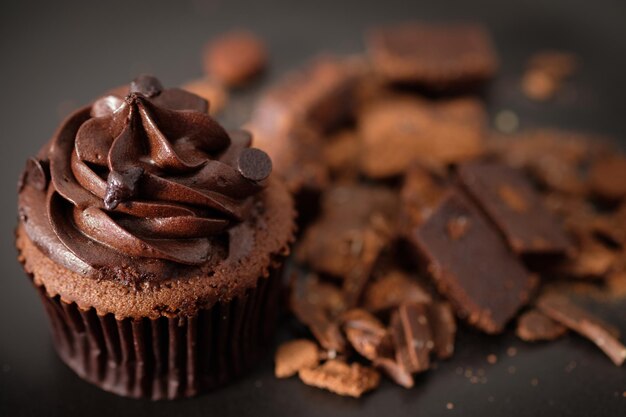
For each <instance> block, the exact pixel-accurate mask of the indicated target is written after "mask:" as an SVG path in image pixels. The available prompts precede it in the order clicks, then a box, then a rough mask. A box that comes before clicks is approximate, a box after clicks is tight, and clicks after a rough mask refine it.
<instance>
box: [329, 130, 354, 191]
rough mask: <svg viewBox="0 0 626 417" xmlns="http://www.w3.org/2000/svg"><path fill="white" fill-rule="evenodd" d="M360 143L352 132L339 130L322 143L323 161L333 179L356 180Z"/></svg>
mask: <svg viewBox="0 0 626 417" xmlns="http://www.w3.org/2000/svg"><path fill="white" fill-rule="evenodd" d="M360 149H361V142H360V140H359V138H358V136H357V134H356V132H355V131H354V130H348V129H345V130H341V131H340V132H337V133H336V134H334V135H331V136H330V137H328V138H327V139H326V141H325V142H324V153H323V155H324V161H325V162H326V165H327V166H328V170H329V172H330V174H331V175H332V176H333V178H334V179H339V180H350V179H356V178H357V177H358V174H359V164H358V158H357V157H356V156H357V155H358V154H359V152H360Z"/></svg>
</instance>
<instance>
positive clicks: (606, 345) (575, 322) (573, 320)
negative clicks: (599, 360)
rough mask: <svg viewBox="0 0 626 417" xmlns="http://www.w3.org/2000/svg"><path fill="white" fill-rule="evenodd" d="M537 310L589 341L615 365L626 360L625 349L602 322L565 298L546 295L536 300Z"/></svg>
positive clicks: (557, 295) (619, 364) (556, 295)
mask: <svg viewBox="0 0 626 417" xmlns="http://www.w3.org/2000/svg"><path fill="white" fill-rule="evenodd" d="M537 308H538V309H539V310H540V311H541V312H542V313H543V314H545V315H546V316H548V317H550V318H551V319H552V320H555V321H557V322H559V323H561V324H562V325H564V326H565V327H567V328H569V329H570V330H573V331H575V332H577V333H579V334H580V335H581V336H583V337H586V338H587V339H589V340H591V341H592V342H593V343H595V344H596V345H597V346H598V347H599V348H600V349H602V351H603V352H604V353H605V354H606V355H607V356H608V357H609V358H611V360H612V361H613V363H614V364H615V365H617V366H621V365H622V364H623V363H624V361H625V360H626V347H624V345H622V344H621V343H620V341H619V340H618V339H617V338H616V337H615V336H613V335H612V334H611V331H610V330H609V329H608V328H607V327H606V326H605V325H604V324H603V323H602V321H601V320H599V319H598V318H597V317H595V316H594V315H593V314H591V313H590V312H588V311H586V310H584V309H583V308H581V307H580V306H578V305H576V304H574V303H573V302H572V301H570V300H569V299H568V298H567V297H565V296H563V295H559V294H551V293H546V294H544V295H542V296H541V297H539V299H538V300H537Z"/></svg>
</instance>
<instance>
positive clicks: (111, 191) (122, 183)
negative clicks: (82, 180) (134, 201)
mask: <svg viewBox="0 0 626 417" xmlns="http://www.w3.org/2000/svg"><path fill="white" fill-rule="evenodd" d="M142 174H143V168H140V167H131V168H129V169H127V170H125V171H111V172H110V173H109V177H108V178H107V188H106V194H105V196H104V207H106V209H107V210H113V209H115V207H117V206H118V204H119V203H121V202H123V201H126V200H128V199H130V198H131V197H133V196H134V195H135V192H136V186H137V181H139V178H140V177H141V175H142Z"/></svg>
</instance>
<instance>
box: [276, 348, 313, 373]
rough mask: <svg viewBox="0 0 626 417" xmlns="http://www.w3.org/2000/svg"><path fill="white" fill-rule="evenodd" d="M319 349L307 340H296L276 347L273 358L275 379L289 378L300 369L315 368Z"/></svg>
mask: <svg viewBox="0 0 626 417" xmlns="http://www.w3.org/2000/svg"><path fill="white" fill-rule="evenodd" d="M319 356H320V355H319V349H318V348H317V345H316V344H315V343H313V342H311V341H310V340H307V339H296V340H290V341H289V342H285V343H283V344H282V345H280V346H279V347H278V350H277V351H276V356H275V359H274V360H275V362H276V366H275V368H274V375H275V376H276V378H289V377H290V376H292V375H295V374H297V373H298V371H300V370H301V369H307V368H309V369H310V368H316V367H317V366H318V365H319V362H320V357H319Z"/></svg>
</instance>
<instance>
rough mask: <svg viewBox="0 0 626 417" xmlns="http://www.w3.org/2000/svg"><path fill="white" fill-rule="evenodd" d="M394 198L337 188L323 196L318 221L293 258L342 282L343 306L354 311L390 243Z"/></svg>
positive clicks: (373, 190)
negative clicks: (353, 308) (344, 301)
mask: <svg viewBox="0 0 626 417" xmlns="http://www.w3.org/2000/svg"><path fill="white" fill-rule="evenodd" d="M396 210H397V197H396V195H395V194H394V193H393V192H392V191H390V190H387V189H385V188H382V187H374V186H359V185H349V186H336V187H334V188H332V189H330V190H328V192H327V193H326V194H325V196H324V200H323V202H322V214H321V217H320V218H319V219H318V220H317V221H316V222H315V223H314V224H312V225H311V226H310V227H309V228H308V229H307V230H306V232H305V233H304V236H303V238H302V240H301V242H300V245H299V247H298V248H297V249H296V257H297V259H298V260H299V261H300V262H304V263H307V264H309V265H310V266H311V267H312V268H313V269H315V270H316V271H319V272H323V273H326V274H331V275H334V276H336V277H339V278H343V280H344V291H345V295H346V302H347V304H348V306H350V307H354V306H356V304H357V302H358V300H359V298H360V296H361V292H362V291H363V288H364V286H365V284H366V282H367V280H368V279H369V276H370V273H371V270H372V268H373V266H374V262H375V261H376V259H377V258H378V255H379V254H380V252H381V251H382V250H383V249H384V247H385V246H386V245H387V244H388V243H389V241H390V239H391V235H392V230H393V223H392V221H393V219H394V215H395V213H396Z"/></svg>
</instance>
